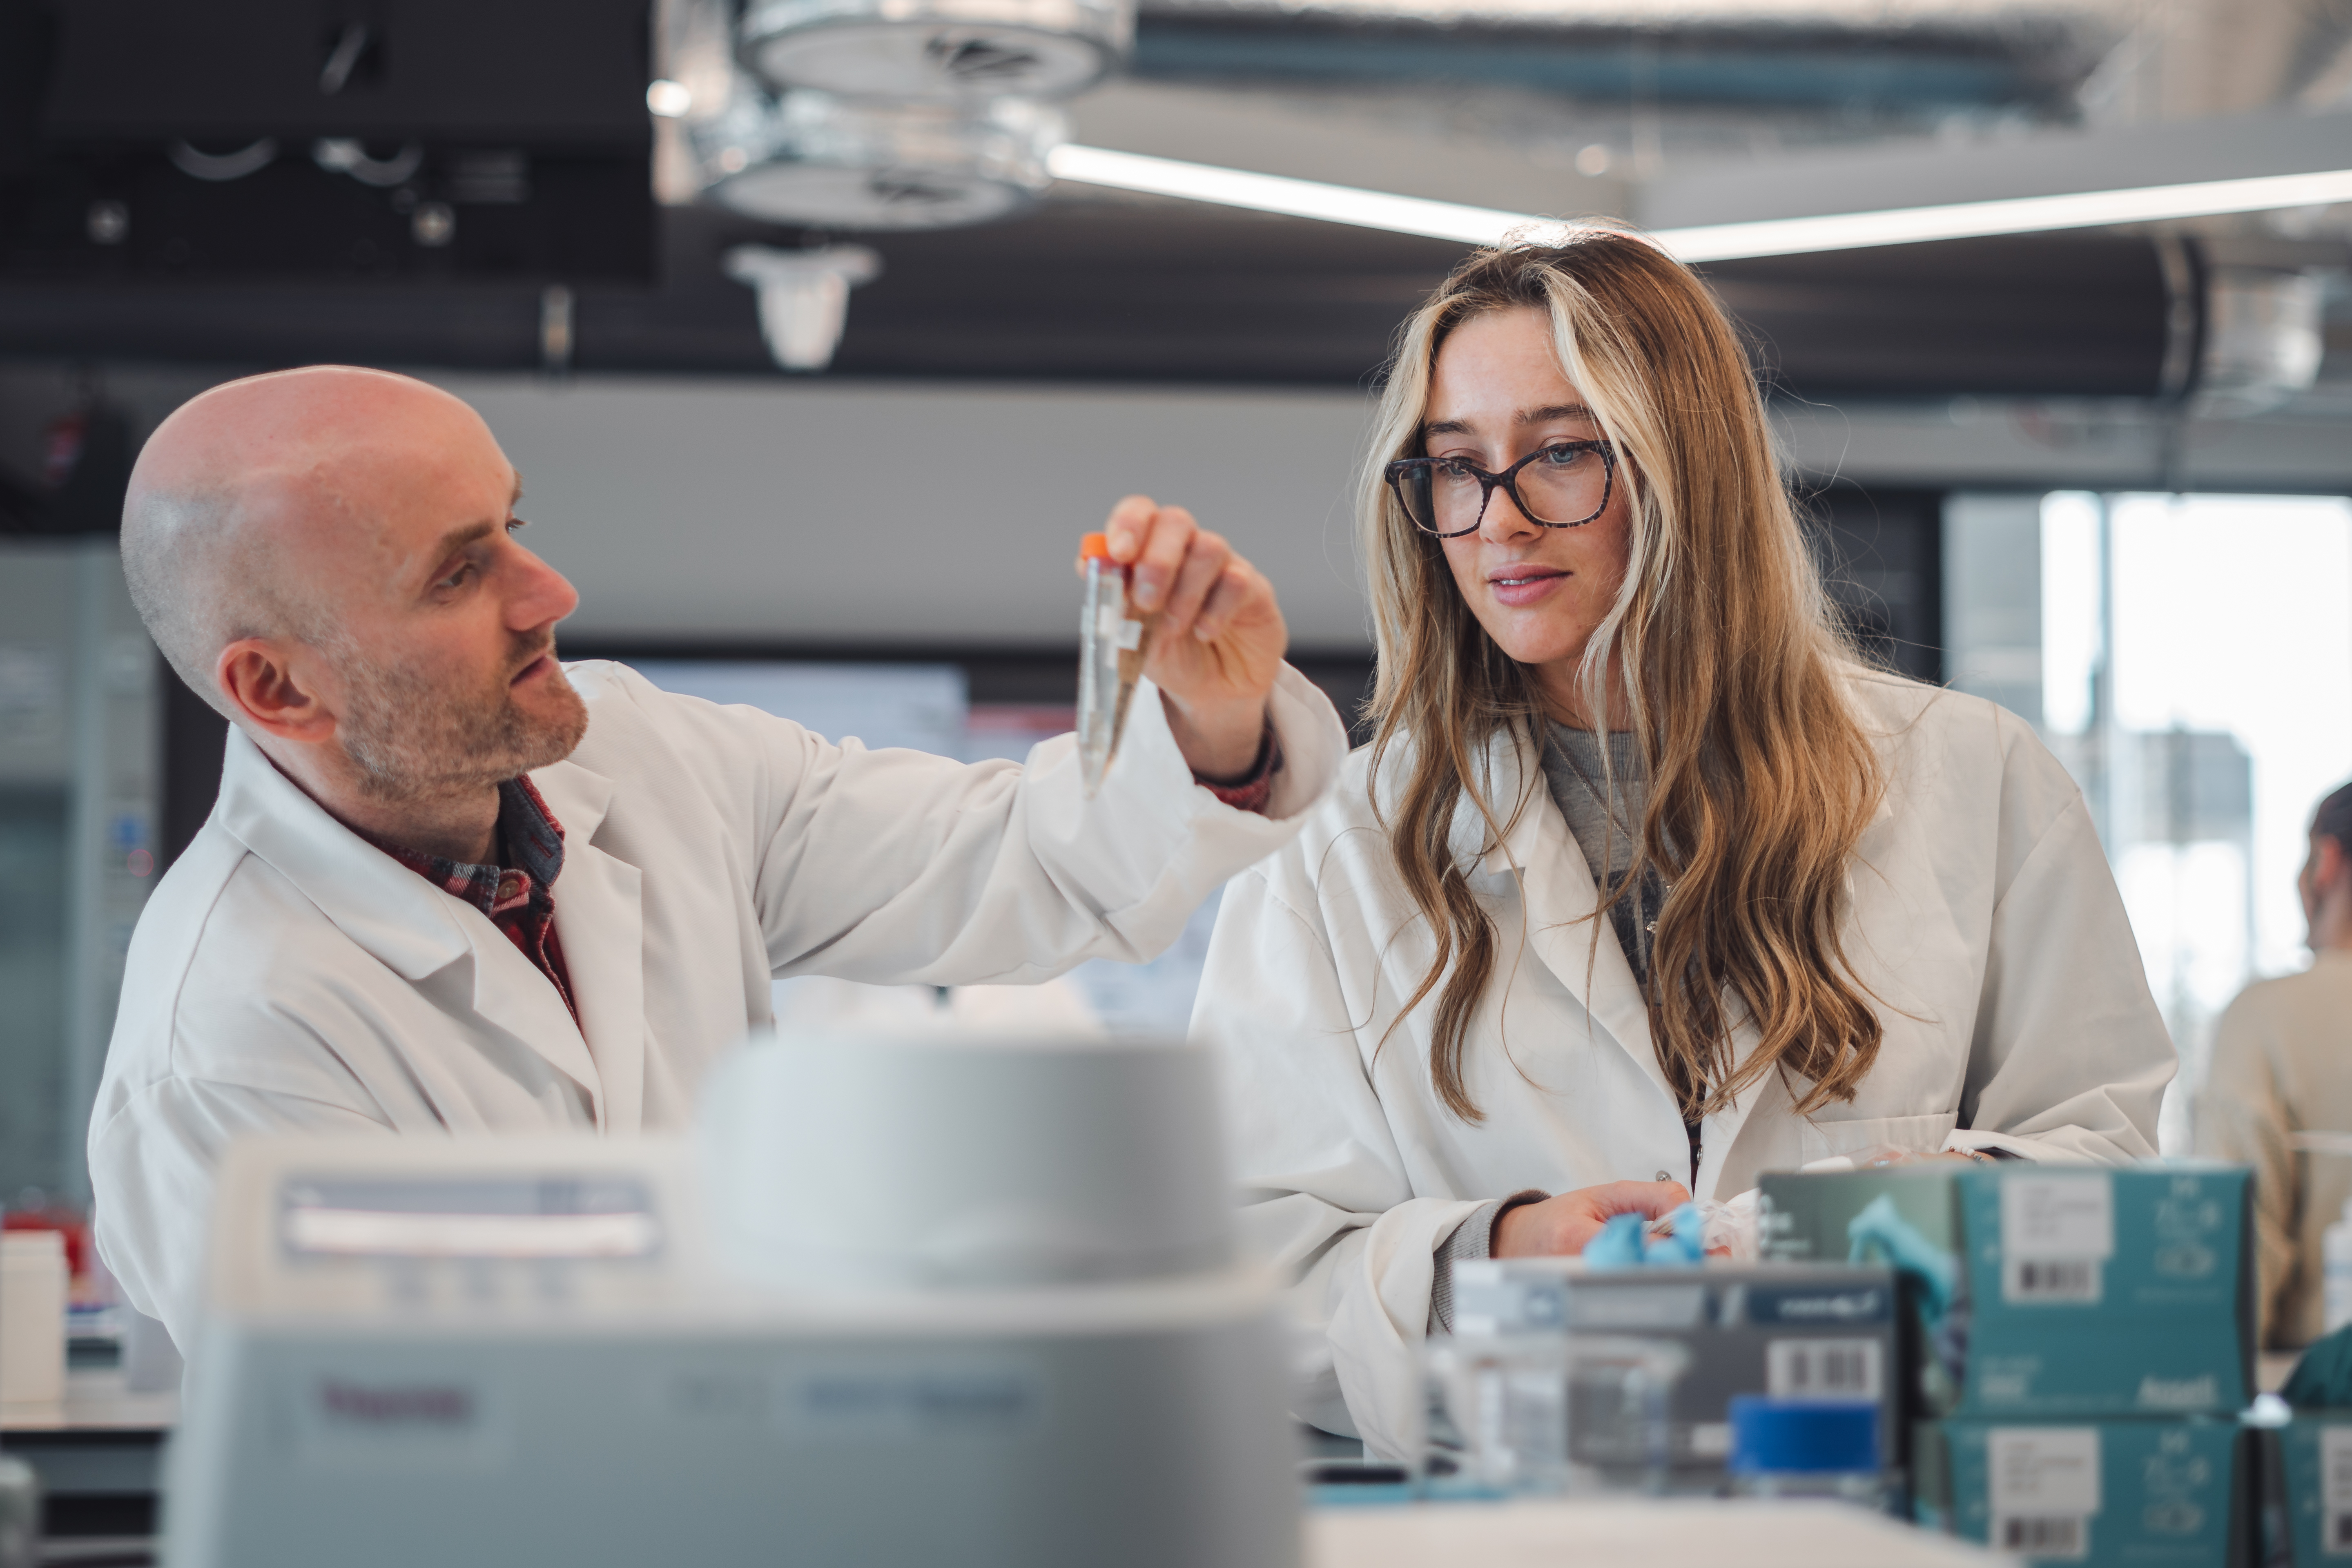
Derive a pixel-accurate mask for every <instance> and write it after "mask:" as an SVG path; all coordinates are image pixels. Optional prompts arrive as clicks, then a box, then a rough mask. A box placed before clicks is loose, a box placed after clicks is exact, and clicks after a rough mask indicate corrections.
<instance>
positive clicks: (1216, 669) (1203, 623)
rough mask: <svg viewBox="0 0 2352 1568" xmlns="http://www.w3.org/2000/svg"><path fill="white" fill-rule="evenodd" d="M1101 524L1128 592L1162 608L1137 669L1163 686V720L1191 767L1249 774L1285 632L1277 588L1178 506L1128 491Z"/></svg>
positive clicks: (1146, 606) (1156, 610) (1145, 609)
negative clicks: (1124, 575) (1126, 575)
mask: <svg viewBox="0 0 2352 1568" xmlns="http://www.w3.org/2000/svg"><path fill="white" fill-rule="evenodd" d="M1103 531H1104V533H1105V534H1107V535H1108V538H1109V542H1110V556H1111V559H1112V560H1114V561H1116V562H1118V563H1120V564H1122V565H1124V566H1127V567H1128V568H1129V582H1128V597H1129V602H1130V603H1131V604H1132V605H1134V606H1135V608H1136V609H1137V610H1139V611H1140V612H1142V613H1143V614H1145V615H1153V614H1156V615H1158V616H1159V617H1160V618H1159V620H1158V622H1157V623H1156V624H1155V625H1154V626H1153V627H1152V630H1151V643H1150V648H1149V649H1148V650H1147V652H1146V653H1145V656H1144V661H1143V673H1144V674H1145V675H1147V676H1149V677H1150V679H1151V680H1152V683H1153V684H1154V685H1156V686H1158V687H1159V688H1160V699H1161V700H1162V702H1163V703H1164V704H1165V706H1166V708H1167V710H1168V727H1169V729H1170V730H1171V731H1172V732H1173V733H1174V735H1175V737H1176V744H1177V745H1178V747H1179V748H1181V750H1182V752H1183V753H1184V761H1185V762H1186V763H1188V764H1189V765H1190V766H1191V767H1192V770H1193V771H1194V772H1195V773H1202V774H1205V775H1207V776H1209V777H1211V778H1229V777H1232V776H1234V774H1237V773H1246V772H1247V771H1248V770H1249V766H1250V764H1251V763H1253V762H1254V761H1255V760H1256V758H1257V754H1258V743H1259V742H1260V741H1262V740H1263V739H1264V738H1265V705H1266V697H1267V694H1268V693H1270V692H1271V691H1272V690H1273V689H1274V681H1275V677H1276V675H1277V674H1279V673H1280V672H1281V669H1282V656H1283V653H1284V651H1285V649H1286V647H1288V645H1289V641H1290V634H1289V631H1288V628H1286V626H1284V625H1283V620H1282V609H1281V607H1280V606H1279V605H1277V604H1276V602H1275V596H1274V587H1273V584H1269V583H1268V582H1267V581H1266V580H1265V577H1264V576H1263V575H1262V574H1260V573H1259V572H1258V570H1257V568H1256V567H1255V566H1252V565H1251V564H1250V563H1248V562H1246V561H1244V560H1243V559H1242V558H1241V557H1240V556H1239V555H1237V554H1235V553H1234V547H1233V546H1232V545H1230V544H1228V543H1226V542H1224V540H1223V539H1222V538H1220V537H1219V536H1218V535H1216V534H1213V533H1211V532H1209V531H1207V530H1206V529H1203V528H1202V527H1201V525H1200V524H1199V523H1197V522H1195V521H1192V513H1191V512H1189V511H1186V510H1184V509H1183V508H1181V507H1163V506H1160V505H1159V504H1157V503H1156V502H1154V501H1153V500H1151V499H1150V497H1149V496H1129V497H1128V498H1127V499H1126V500H1122V501H1120V502H1119V503H1118V505H1117V506H1115V507H1113V508H1112V509H1111V513H1110V521H1108V523H1106V524H1105V525H1104V528H1103Z"/></svg>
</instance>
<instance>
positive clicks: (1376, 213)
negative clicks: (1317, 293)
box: [1046, 145, 2352, 263]
mask: <svg viewBox="0 0 2352 1568" xmlns="http://www.w3.org/2000/svg"><path fill="white" fill-rule="evenodd" d="M1046 166H1047V167H1048V168H1049V169H1050V170H1051V171H1052V173H1053V174H1054V176H1055V178H1056V179H1063V180H1069V181H1072V182H1073V183H1076V184H1087V185H1108V186H1112V187H1115V188H1117V189H1119V190H1129V191H1143V192H1148V193H1150V194H1152V195H1163V196H1181V197H1184V198H1185V199H1187V200H1190V201H1197V202H1213V203H1216V204H1218V205H1223V206H1234V207H1244V208H1247V209H1249V210H1251V211H1253V212H1267V213H1279V214H1283V215H1285V216H1291V217H1309V218H1319V219H1321V220H1323V221H1324V222H1327V223H1344V224H1353V225H1355V226H1359V227H1362V228H1380V229H1388V230H1391V231H1392V232H1394V233H1398V234H1418V235H1426V236H1428V237H1431V238H1433V239H1453V240H1460V241H1463V242H1465V243H1466V244H1471V245H1493V244H1495V243H1496V242H1497V241H1499V240H1501V239H1502V238H1503V237H1505V236H1506V235H1507V234H1510V233H1511V232H1512V231H1514V230H1528V229H1533V230H1536V231H1538V232H1540V231H1541V230H1542V229H1543V228H1544V227H1546V226H1558V225H1559V221H1560V220H1559V219H1555V218H1545V217H1540V216H1536V215H1534V214H1530V213H1514V212H1505V211H1502V210H1500V209H1498V208H1495V207H1474V206H1464V205H1458V204H1456V203H1454V202H1438V201H1429V200H1426V199H1424V198H1423V197H1419V196H1401V195H1391V194H1388V193H1386V192H1382V191H1367V190H1360V189H1357V188H1355V187H1352V186H1349V185H1331V184H1323V183H1322V182H1320V181H1318V180H1294V179H1291V178H1288V177H1287V176H1285V175H1280V174H1250V173H1247V172H1245V171H1243V170H1239V169H1225V168H1219V167H1216V166H1215V165H1213V164H1208V163H1183V162H1181V161H1179V160H1176V159H1172V158H1152V157H1147V156H1144V155H1143V154H1141V153H1116V152H1111V151H1109V150H1108V149H1106V148H1101V147H1082V146H1068V145H1066V146H1061V147H1057V148H1055V150H1054V151H1053V153H1051V155H1050V156H1049V157H1048V159H1047V164H1046ZM2337 202H2352V169H2335V170H2327V171H2324V172H2321V173H2317V174H2264V175H2258V176H2255V177H2252V178H2249V179H2238V180H2201V181H2198V182H2196V183H2194V184H2179V185H2147V186H2140V187H2137V188H2134V189H2128V190H2117V191H2082V192H2076V193H2073V194H2069V195H2053V196H2014V197H2008V198H2004V199H2001V200H1997V201H1983V202H1955V203H1951V204H1949V205H1942V206H1927V207H1898V208H1894V209H1891V210H1887V211H1883V212H1861V213H1832V214H1827V215H1824V216H1818V217H1791V218H1765V219H1760V220H1757V221H1753V222H1748V223H1721V224H1706V225H1703V226H1695V227H1688V228H1667V229H1659V230H1657V231H1656V232H1654V233H1653V234H1651V235H1650V238H1651V239H1653V240H1654V241H1655V242H1656V243H1657V244H1658V245H1659V246H1661V247H1664V249H1666V250H1667V251H1669V252H1671V253H1672V254H1673V255H1675V257H1677V258H1680V259H1682V260H1684V261H1686V262H1692V263H1697V262H1706V261H1732V260H1738V259H1740V258H1747V257H1760V256H1793V255H1800V254H1803V253H1806V252H1811V251H1823V250H1855V249H1860V248H1863V247H1868V246H1876V245H1912V244H1917V243H1920V242H1922V241H1927V240H1937V239H1970V238H1981V237H1986V236H1990V235H2001V234H2038V233H2047V232H2050V231H2052V230H2056V229H2068V228H2096V227H2102V226H2106V225H2110V224H2126V223H2157V222H2161V221H2164V220H2166V219H2170V218H2189V217H2211V216H2219V215H2221V214H2225V213H2245V212H2270V211H2274V210H2278V209H2281V208H2286V207H2306V206H2325V205H2333V204H2335V203H2337Z"/></svg>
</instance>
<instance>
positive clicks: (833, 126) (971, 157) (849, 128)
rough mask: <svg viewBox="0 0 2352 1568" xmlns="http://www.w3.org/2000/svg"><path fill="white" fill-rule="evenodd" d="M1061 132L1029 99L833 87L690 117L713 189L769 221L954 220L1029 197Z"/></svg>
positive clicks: (880, 223)
mask: <svg viewBox="0 0 2352 1568" xmlns="http://www.w3.org/2000/svg"><path fill="white" fill-rule="evenodd" d="M690 135H691V138H692V141H693V145H694V152H695V156H696V161H697V163H698V169H699V174H700V178H701V180H702V182H703V185H704V189H705V191H706V192H707V194H708V195H709V197H710V199H711V200H713V201H715V202H717V203H719V205H722V206H726V207H729V208H731V209H732V210H734V211H736V212H739V213H741V214H743V215H744V216H748V217H755V218H760V219H761V220H763V221H766V222H770V223H790V224H804V225H809V226H814V227H820V228H835V229H916V228H951V227H954V226H958V225H961V224H974V223H985V222H988V221H989V220H991V219H992V218H1000V217H1003V216H1008V215H1009V214H1012V213H1014V212H1017V211H1019V210H1021V209H1022V208H1024V207H1026V206H1027V205H1029V204H1030V203H1031V202H1033V201H1034V200H1035V199H1036V197H1037V196H1038V195H1039V194H1040V193H1041V192H1043V191H1044V190H1045V187H1046V185H1047V184H1050V183H1051V176H1050V175H1049V174H1047V173H1046V172H1045V157H1046V154H1047V153H1050V152H1052V151H1053V150H1054V148H1055V147H1056V146H1058V145H1059V144H1060V143H1061V142H1062V140H1063V138H1064V136H1065V135H1066V124H1065V122H1064V121H1063V119H1062V116H1061V114H1060V113H1059V112H1057V111H1056V110H1052V109H1049V108H1047V107H1045V105H1043V104H1038V103H1034V102H1031V101H1029V100H1024V99H1013V98H1006V99H996V100H990V101H988V102H984V103H976V104H957V103H873V102H862V101H859V100H851V99H843V98H836V97H834V96H833V95H831V94H828V93H819V92H805V91H803V92H792V93H787V94H785V95H784V97H783V98H782V100H776V99H772V98H770V97H768V96H767V95H766V94H764V93H761V92H757V91H745V92H739V93H737V94H736V95H735V100H734V101H733V103H731V104H730V106H729V109H728V110H727V112H726V113H725V114H723V115H721V116H720V117H719V118H718V119H716V120H713V121H708V122H705V123H703V124H700V125H697V126H695V127H693V128H692V129H691V132H690Z"/></svg>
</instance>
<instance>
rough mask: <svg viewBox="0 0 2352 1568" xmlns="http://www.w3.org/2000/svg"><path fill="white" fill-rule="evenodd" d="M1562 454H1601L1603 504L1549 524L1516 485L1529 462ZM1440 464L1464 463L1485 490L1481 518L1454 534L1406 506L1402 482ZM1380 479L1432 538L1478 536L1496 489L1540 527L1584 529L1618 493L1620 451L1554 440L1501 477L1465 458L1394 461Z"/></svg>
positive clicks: (1605, 443) (1599, 443) (1399, 505)
mask: <svg viewBox="0 0 2352 1568" xmlns="http://www.w3.org/2000/svg"><path fill="white" fill-rule="evenodd" d="M1560 451H1577V452H1598V453H1599V454H1600V455H1601V504H1600V506H1598V507H1597V508H1595V509H1594V510H1593V512H1592V516H1591V517H1584V518H1579V519H1578V520H1577V521H1574V522H1546V521H1544V520H1543V519H1541V518H1539V517H1538V516H1537V515H1536V514H1535V513H1533V512H1531V511H1529V510H1528V503H1527V502H1526V501H1524V500H1520V499H1519V487H1518V484H1517V476H1518V472H1519V470H1520V469H1521V468H1526V467H1527V466H1528V464H1529V463H1532V462H1534V461H1535V460H1536V459H1537V458H1541V457H1545V456H1547V455H1549V454H1550V453H1553V452H1560ZM1441 463H1459V464H1461V465H1462V467H1464V468H1467V469H1468V470H1469V471H1470V477H1471V478H1473V479H1476V480H1477V481H1478V483H1479V485H1480V486H1481V487H1482V489H1481V490H1480V492H1479V496H1478V516H1477V517H1476V519H1475V521H1472V523H1471V524H1470V526H1469V527H1467V528H1457V529H1455V530H1454V531H1453V532H1452V533H1440V532H1438V531H1437V530H1435V529H1433V528H1432V527H1430V526H1429V525H1428V524H1427V523H1424V522H1423V521H1421V520H1420V519H1418V518H1416V517H1414V516H1413V515H1412V507H1411V506H1409V505H1407V504H1406V502H1405V499H1404V483H1403V480H1404V476H1405V474H1406V473H1407V472H1409V471H1410V470H1412V469H1414V468H1436V467H1437V466H1438V465H1439V464H1441ZM1381 478H1383V479H1387V480H1388V485H1389V490H1390V492H1391V494H1393V495H1394V496H1395V497H1396V503H1397V510H1399V511H1401V512H1402V513H1404V517H1405V521H1407V522H1410V523H1412V525H1413V527H1415V528H1417V529H1419V530H1420V531H1422V532H1423V533H1425V534H1427V535H1429V536H1430V537H1431V538H1432V539H1460V538H1463V537H1465V535H1468V534H1473V533H1475V532H1477V531H1478V530H1479V529H1481V528H1483V527H1485V526H1486V509H1487V508H1488V507H1490V506H1492V505H1494V504H1495V491H1496V489H1501V490H1502V492H1503V493H1504V494H1505V495H1507V496H1509V497H1510V498H1511V504H1512V505H1513V506H1515V507H1517V508H1518V509H1519V515H1520V516H1521V517H1524V518H1526V519H1527V520H1528V521H1529V522H1532V523H1534V524H1535V525H1536V526H1537V527H1538V528H1582V527H1584V526H1585V525H1586V524H1587V523H1590V522H1591V521H1593V519H1594V518H1598V517H1599V516H1600V515H1601V513H1602V512H1604V511H1607V510H1609V501H1610V498H1611V497H1612V496H1613V495H1615V494H1616V491H1617V448H1616V447H1615V446H1614V445H1613V444H1612V443H1611V442H1608V441H1555V442H1553V443H1552V444H1551V445H1550V446H1549V447H1537V448H1536V449H1535V450H1534V451H1532V452H1529V453H1528V455H1527V456H1526V457H1524V458H1520V459H1519V460H1518V461H1517V462H1516V463H1513V464H1512V465H1511V466H1510V467H1509V468H1505V469H1504V470H1503V471H1502V472H1501V473H1499V474H1490V473H1488V472H1487V471H1486V469H1484V468H1480V467H1479V466H1478V465H1477V464H1475V463H1473V462H1470V461H1469V460H1467V459H1466V458H1397V459H1396V460H1395V461H1393V462H1391V463H1390V464H1389V465H1388V467H1386V468H1382V469H1381Z"/></svg>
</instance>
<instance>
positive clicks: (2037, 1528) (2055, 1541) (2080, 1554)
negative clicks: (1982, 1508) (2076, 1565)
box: [1992, 1513, 2091, 1561]
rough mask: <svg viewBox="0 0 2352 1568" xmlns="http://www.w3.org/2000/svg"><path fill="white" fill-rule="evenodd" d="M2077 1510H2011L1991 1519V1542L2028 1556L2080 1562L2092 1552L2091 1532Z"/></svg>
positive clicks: (2003, 1548) (2004, 1548)
mask: <svg viewBox="0 0 2352 1568" xmlns="http://www.w3.org/2000/svg"><path fill="white" fill-rule="evenodd" d="M2084 1522H2085V1521H2084V1518H2083V1516H2082V1515H2080V1514H2076V1513H2011V1514H2004V1515H2002V1516H2001V1517H2000V1518H1999V1519H1996V1520H1994V1521H1993V1533H1992V1541H1993V1544H1994V1545H1995V1546H1997V1547H1999V1548H2000V1550H2001V1551H2003V1552H2019V1553H2021V1554H2022V1555H2024V1556H2027V1557H2042V1558H2056V1559H2059V1560H2061V1561H2063V1560H2066V1559H2069V1558H2071V1559H2074V1560H2076V1561H2080V1560H2081V1559H2083V1558H2084V1557H2088V1556H2089V1555H2090V1554H2091V1532H2090V1531H2087V1530H2085V1529H2084V1528H2083V1527H2084Z"/></svg>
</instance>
